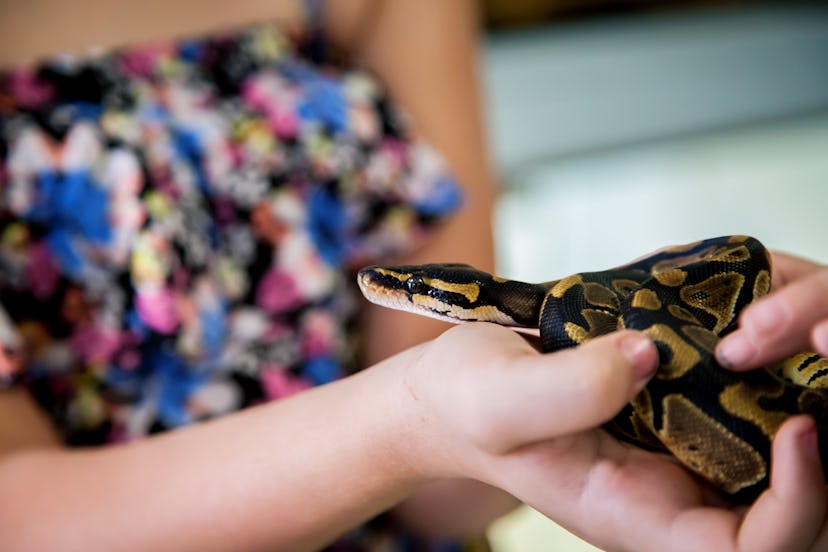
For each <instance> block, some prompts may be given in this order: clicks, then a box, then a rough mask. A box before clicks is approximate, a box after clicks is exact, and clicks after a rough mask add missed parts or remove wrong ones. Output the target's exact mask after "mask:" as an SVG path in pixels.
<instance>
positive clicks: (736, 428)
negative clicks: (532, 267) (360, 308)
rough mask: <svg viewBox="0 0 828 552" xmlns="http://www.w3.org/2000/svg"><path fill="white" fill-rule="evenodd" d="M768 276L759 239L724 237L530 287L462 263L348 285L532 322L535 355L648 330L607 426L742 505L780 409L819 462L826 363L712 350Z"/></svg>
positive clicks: (377, 271)
mask: <svg viewBox="0 0 828 552" xmlns="http://www.w3.org/2000/svg"><path fill="white" fill-rule="evenodd" d="M770 279H771V270H770V257H769V255H768V252H767V251H766V249H765V247H764V246H763V245H762V244H761V243H760V242H759V241H758V240H756V239H754V238H751V237H746V236H724V237H718V238H712V239H707V240H703V241H699V242H694V243H691V244H687V245H682V246H675V247H670V248H667V249H663V250H661V251H658V252H656V253H654V254H652V255H650V256H647V257H645V258H643V259H640V260H637V261H634V262H632V263H629V264H626V265H623V266H620V267H617V268H614V269H611V270H606V271H601V272H583V273H579V274H574V275H572V276H568V277H566V278H562V279H560V280H554V281H550V282H545V283H540V284H529V283H524V282H518V281H515V280H506V279H503V278H498V277H496V276H492V275H490V274H488V273H486V272H483V271H480V270H477V269H475V268H473V267H471V266H468V265H462V264H429V265H417V266H397V267H380V266H373V267H368V268H365V269H363V270H361V271H360V273H359V277H358V282H359V285H360V288H361V290H362V292H363V294H364V295H365V296H366V297H367V298H368V299H369V300H371V301H373V302H375V303H378V304H380V305H384V306H388V307H391V308H397V309H401V310H407V311H411V312H415V313H418V314H422V315H426V316H432V317H436V318H441V319H445V320H449V321H452V322H462V321H471V320H484V321H489V322H496V323H499V324H502V325H506V326H518V327H530V328H531V327H537V328H539V332H540V340H541V347H542V349H543V350H544V351H546V352H551V351H556V350H559V349H563V348H567V347H575V346H578V345H580V344H582V343H584V342H585V341H588V340H589V339H592V338H593V337H596V336H599V335H603V334H606V333H609V332H613V331H616V330H617V329H623V328H626V329H634V330H638V331H641V332H643V333H645V334H647V335H648V336H649V337H650V338H651V339H653V341H654V342H655V343H656V346H657V348H658V352H659V362H660V365H659V368H658V371H657V373H656V375H655V376H654V377H653V378H652V379H651V381H650V382H649V384H648V385H647V387H646V388H645V389H644V390H643V391H641V392H640V393H639V394H638V395H637V396H636V397H635V398H634V399H633V400H632V401H631V402H630V403H629V404H628V405H627V406H626V407H625V408H624V409H623V410H622V412H620V413H619V414H618V415H617V416H616V417H615V418H614V419H613V420H612V421H611V422H609V423H608V424H606V426H605V427H606V429H607V430H608V431H610V432H611V433H613V434H614V435H616V436H618V437H619V438H621V439H623V440H625V441H627V442H629V443H632V444H634V445H637V446H639V447H642V448H645V449H648V450H652V451H658V452H664V453H669V454H671V455H673V456H674V457H675V458H676V459H678V460H679V461H680V462H681V463H682V464H683V465H684V466H685V467H687V468H689V469H690V470H692V471H693V472H695V473H697V474H699V475H700V476H702V477H703V478H704V479H706V480H707V481H709V482H710V483H712V484H713V485H714V486H716V487H717V488H719V489H720V490H721V491H722V492H723V493H725V494H726V495H727V496H728V497H729V498H730V499H731V500H733V501H734V502H740V503H745V502H751V501H753V500H754V499H755V498H756V497H757V496H758V495H759V494H760V493H761V492H762V491H763V490H764V489H765V488H767V486H768V482H769V474H770V469H769V466H770V451H771V441H772V439H773V436H774V435H775V433H776V431H777V429H778V428H779V426H780V425H781V424H782V422H784V421H785V420H786V419H787V418H788V417H790V416H793V415H797V414H808V415H810V416H812V417H813V418H814V419H815V420H816V423H817V427H818V431H819V442H820V448H821V453H822V456H823V457H824V458H828V446H826V445H825V443H828V377H827V376H828V360H826V359H825V358H823V357H821V356H819V355H817V354H815V353H811V352H802V353H800V354H797V355H794V356H793V357H790V358H788V359H786V360H784V361H782V362H779V363H776V364H773V365H771V366H767V367H765V368H764V369H760V370H754V371H750V372H744V373H741V372H732V371H729V370H726V369H724V368H722V367H721V366H720V365H719V364H718V363H717V361H716V359H715V357H714V354H713V351H714V349H715V346H716V344H717V343H718V341H719V339H720V338H721V337H723V336H724V335H726V334H727V333H728V332H730V331H732V330H733V329H735V327H736V322H737V317H738V315H739V312H740V311H741V310H742V309H743V308H744V307H745V306H747V305H748V304H750V303H751V302H752V301H754V300H756V299H758V298H759V297H761V296H763V295H765V294H766V293H767V292H768V291H769V289H770ZM826 474H827V475H828V472H827V473H826Z"/></svg>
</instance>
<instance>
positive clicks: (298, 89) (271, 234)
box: [0, 26, 460, 444]
mask: <svg viewBox="0 0 828 552" xmlns="http://www.w3.org/2000/svg"><path fill="white" fill-rule="evenodd" d="M301 44H302V42H301V40H296V39H295V38H294V37H288V36H287V35H285V34H283V33H281V32H280V31H279V30H278V29H276V28H273V27H270V26H262V27H256V28H253V29H250V30H247V31H244V32H240V33H234V34H229V35H227V36H214V37H210V38H204V39H198V40H186V41H180V42H169V43H161V44H154V45H150V46H145V47H138V48H130V49H127V50H124V51H118V52H115V53H110V54H107V55H102V56H95V57H88V58H84V59H73V58H68V57H67V58H57V59H54V60H51V61H49V62H48V63H44V64H42V65H40V66H38V67H34V68H21V69H15V70H10V71H7V72H5V73H2V74H0V344H2V346H3V347H4V350H5V356H4V358H5V359H6V360H4V361H2V362H0V380H2V382H3V383H4V385H24V386H26V387H27V388H28V389H30V390H31V392H32V393H33V395H34V396H35V398H36V399H37V401H38V402H39V403H40V404H41V405H42V406H43V408H45V409H46V410H47V411H48V413H49V414H50V416H51V417H52V419H53V420H54V422H55V424H56V427H58V428H59V430H60V431H61V433H62V435H63V437H64V438H65V440H66V441H67V443H70V444H101V443H111V442H124V441H129V440H132V439H135V438H138V437H142V436H144V435H146V434H149V433H153V432H157V431H162V430H166V429H171V428H175V427H178V426H181V425H184V424H188V423H190V422H193V421H197V420H202V419H206V418H210V417H213V416H216V415H219V414H222V413H225V412H230V411H234V410H237V409H239V408H243V407H245V406H249V405H254V404H257V403H260V402H263V401H268V400H273V399H280V398H283V397H286V396H289V395H291V394H294V393H296V392H299V391H302V390H303V389H306V388H308V387H311V386H314V385H319V384H323V383H326V382H329V381H332V380H334V379H336V378H338V377H341V376H342V375H345V374H347V373H349V372H350V371H351V370H353V368H354V366H353V363H354V349H355V335H354V333H353V332H354V329H355V324H354V314H355V311H356V308H357V307H358V303H357V301H358V299H357V298H356V296H355V295H354V292H353V286H352V285H351V277H350V276H349V272H348V269H349V268H352V267H354V266H357V265H360V264H363V263H367V262H371V261H372V260H375V259H378V258H381V257H383V256H385V255H388V254H393V253H399V252H401V251H404V250H406V249H407V248H410V247H413V246H416V245H417V244H418V243H420V242H422V241H423V240H424V239H425V238H426V237H427V236H428V234H429V229H430V228H431V227H433V225H434V224H435V223H436V222H438V221H439V220H440V219H442V218H443V217H444V216H446V215H447V214H448V213H450V212H451V211H453V210H454V209H455V208H456V207H457V205H458V203H459V201H460V194H459V189H458V187H457V186H456V184H455V182H454V181H453V180H452V179H451V177H450V176H449V175H448V174H447V173H446V172H445V168H444V165H443V163H442V161H441V159H440V158H439V157H438V156H437V155H436V154H435V153H434V152H433V151H432V150H431V149H430V148H429V147H428V146H427V145H426V144H425V143H423V142H422V141H420V140H419V139H418V138H417V137H416V136H414V135H413V134H412V133H411V132H410V130H409V128H408V126H407V124H406V121H405V118H404V117H403V116H402V114H401V113H399V112H398V111H397V110H396V109H395V108H394V106H393V104H392V103H391V102H389V100H388V98H387V97H386V96H385V92H384V91H383V89H382V87H381V85H380V84H379V83H378V82H377V81H376V80H374V79H373V78H372V77H371V76H370V75H368V74H366V73H363V72H360V71H358V70H353V69H348V70H346V69H343V68H339V67H334V66H332V65H327V66H324V65H323V66H319V65H317V64H314V63H311V62H309V61H308V60H307V59H306V58H305V57H304V56H303V53H302V49H301Z"/></svg>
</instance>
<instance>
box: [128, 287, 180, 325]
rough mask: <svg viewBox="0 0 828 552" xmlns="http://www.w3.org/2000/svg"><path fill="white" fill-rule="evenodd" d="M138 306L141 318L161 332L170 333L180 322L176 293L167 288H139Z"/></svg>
mask: <svg viewBox="0 0 828 552" xmlns="http://www.w3.org/2000/svg"><path fill="white" fill-rule="evenodd" d="M136 306H137V309H138V316H139V317H140V318H141V320H143V321H144V323H146V325H147V326H149V327H150V328H152V329H153V330H155V331H157V332H159V333H162V334H170V333H172V332H173V331H174V330H175V329H176V328H177V327H178V325H179V323H180V320H179V316H178V309H177V308H176V301H175V295H174V294H173V292H172V291H171V290H169V289H167V288H163V287H150V288H148V289H139V290H138V293H137V297H136Z"/></svg>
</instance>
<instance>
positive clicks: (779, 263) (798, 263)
mask: <svg viewBox="0 0 828 552" xmlns="http://www.w3.org/2000/svg"><path fill="white" fill-rule="evenodd" d="M771 257H772V266H773V268H772V275H773V283H772V285H771V289H774V290H776V289H779V288H782V287H784V286H786V285H788V284H791V283H792V282H795V281H796V280H799V279H801V278H804V277H806V276H808V275H809V274H811V273H813V272H815V271H817V270H819V268H820V266H821V265H820V264H818V263H815V262H813V261H809V260H807V259H803V258H802V257H797V256H795V255H790V254H788V253H780V252H774V253H772V254H771Z"/></svg>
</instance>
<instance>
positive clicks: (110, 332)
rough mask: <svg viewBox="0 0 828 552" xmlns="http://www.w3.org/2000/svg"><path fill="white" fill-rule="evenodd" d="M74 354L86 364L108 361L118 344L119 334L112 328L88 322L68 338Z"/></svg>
mask: <svg viewBox="0 0 828 552" xmlns="http://www.w3.org/2000/svg"><path fill="white" fill-rule="evenodd" d="M70 346H71V347H72V350H73V351H74V352H75V354H76V355H77V356H78V358H80V359H81V360H83V362H85V363H86V364H101V363H107V362H109V361H110V360H111V359H112V357H113V356H115V353H116V352H117V351H118V348H119V346H120V336H119V333H118V331H117V330H115V329H114V328H107V327H105V326H101V325H98V324H88V325H86V326H82V327H80V328H78V329H77V331H75V333H74V334H73V335H72V337H71V339H70Z"/></svg>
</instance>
